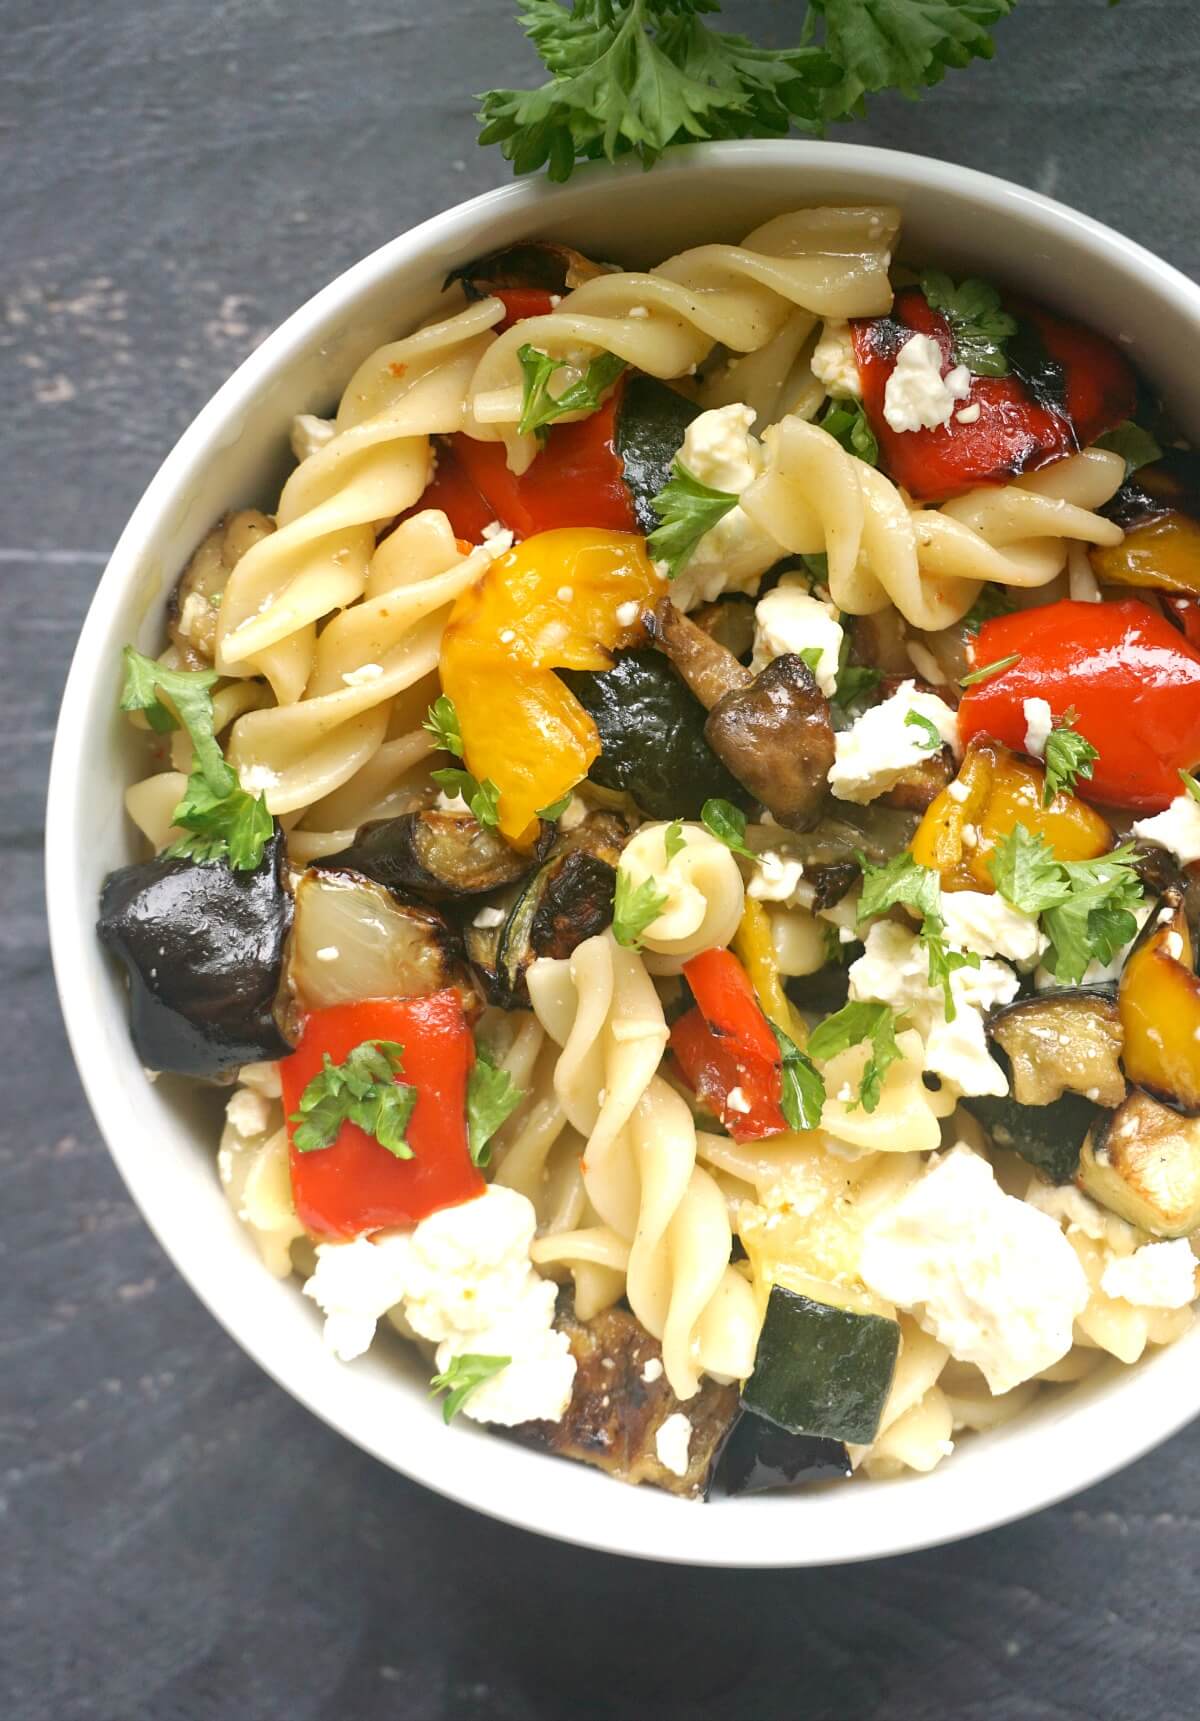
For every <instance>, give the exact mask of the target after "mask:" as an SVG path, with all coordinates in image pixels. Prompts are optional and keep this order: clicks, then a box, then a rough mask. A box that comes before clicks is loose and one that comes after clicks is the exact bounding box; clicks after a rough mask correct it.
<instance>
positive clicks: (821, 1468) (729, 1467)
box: [717, 1410, 850, 1494]
mask: <svg viewBox="0 0 1200 1721" xmlns="http://www.w3.org/2000/svg"><path fill="white" fill-rule="evenodd" d="M849 1474H850V1454H849V1453H848V1452H847V1451H846V1448H845V1446H844V1445H843V1444H842V1442H841V1441H840V1440H824V1439H822V1438H821V1436H820V1435H817V1434H789V1433H788V1431H787V1429H786V1428H777V1427H776V1426H775V1424H774V1423H773V1422H767V1421H765V1420H764V1419H763V1418H762V1417H761V1416H754V1415H752V1414H751V1412H750V1411H748V1410H743V1412H742V1414H741V1415H740V1416H739V1417H738V1420H737V1422H736V1423H735V1424H734V1427H733V1432H732V1434H731V1435H730V1436H729V1439H728V1441H727V1442H726V1444H725V1450H724V1452H723V1453H722V1454H721V1462H720V1464H719V1466H718V1469H717V1482H718V1484H719V1485H720V1486H721V1487H722V1488H724V1490H725V1492H726V1493H727V1494H761V1493H763V1492H764V1491H765V1490H766V1489H768V1488H798V1487H800V1486H801V1485H802V1484H804V1483H809V1482H831V1481H832V1480H833V1478H834V1477H835V1476H849Z"/></svg>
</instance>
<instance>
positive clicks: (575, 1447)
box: [512, 1291, 738, 1500]
mask: <svg viewBox="0 0 1200 1721" xmlns="http://www.w3.org/2000/svg"><path fill="white" fill-rule="evenodd" d="M554 1324H555V1326H556V1327H558V1329H559V1330H560V1332H565V1333H566V1335H567V1338H568V1340H569V1342H570V1346H571V1354H572V1355H573V1356H574V1358H575V1362H576V1365H577V1368H576V1374H575V1387H574V1390H573V1392H572V1394H571V1402H570V1403H569V1404H568V1406H567V1408H566V1411H565V1412H564V1414H563V1417H562V1420H561V1421H560V1422H525V1423H521V1424H519V1425H518V1426H517V1427H516V1428H514V1429H513V1431H512V1432H513V1435H514V1437H515V1438H516V1439H518V1440H520V1441H521V1442H522V1443H523V1444H524V1445H527V1446H537V1447H539V1448H541V1450H542V1451H544V1452H552V1453H555V1454H556V1455H557V1456H558V1457H560V1458H574V1459H576V1460H578V1461H579V1462H580V1463H582V1464H594V1465H596V1466H597V1468H598V1469H601V1470H606V1471H607V1472H608V1474H609V1475H610V1476H613V1477H615V1478H616V1479H617V1480H618V1481H620V1482H632V1483H635V1484H636V1483H639V1482H648V1483H650V1484H651V1485H652V1486H653V1487H656V1488H664V1489H666V1490H667V1492H668V1493H671V1494H682V1495H684V1496H686V1497H687V1498H689V1499H693V1500H696V1499H703V1498H704V1496H705V1495H706V1494H707V1493H708V1490H709V1487H710V1485H711V1483H712V1476H713V1471H714V1469H715V1466H716V1460H717V1458H718V1456H719V1454H720V1451H721V1448H722V1446H723V1445H724V1443H725V1438H726V1436H727V1434H728V1432H729V1429H730V1427H731V1425H732V1423H733V1420H734V1418H735V1417H736V1416H737V1413H738V1398H737V1387H736V1386H719V1385H718V1384H717V1382H716V1381H714V1380H708V1379H706V1380H704V1381H703V1382H702V1384H701V1387H700V1390H699V1392H697V1393H696V1395H695V1397H694V1398H689V1399H688V1400H687V1402H686V1404H681V1403H680V1401H679V1400H678V1399H677V1398H676V1396H675V1394H674V1393H673V1392H672V1391H671V1388H670V1386H669V1385H668V1383H667V1380H666V1377H665V1375H664V1374H663V1373H662V1350H661V1347H660V1346H659V1343H658V1340H657V1339H653V1338H651V1337H650V1334H649V1333H648V1332H647V1331H646V1329H645V1328H644V1327H643V1326H642V1324H641V1322H640V1321H638V1320H637V1318H636V1317H635V1316H634V1315H632V1314H630V1313H629V1311H628V1309H622V1308H611V1309H605V1310H604V1311H603V1312H602V1313H601V1314H598V1315H593V1316H592V1318H591V1320H589V1321H581V1320H579V1319H578V1317H577V1316H576V1314H575V1312H574V1309H573V1307H572V1305H571V1299H570V1296H569V1294H568V1293H567V1292H565V1291H564V1292H563V1293H562V1294H561V1295H560V1297H559V1301H558V1314H557V1316H556V1318H555V1323H554ZM648 1363H649V1364H651V1367H650V1368H649V1369H647V1366H646V1365H647V1364H648ZM677 1411H682V1412H683V1414H684V1415H686V1417H687V1419H688V1422H689V1423H690V1424H691V1434H690V1437H689V1440H688V1450H687V1469H686V1471H685V1472H684V1474H683V1475H682V1476H679V1475H676V1474H675V1472H674V1471H673V1470H668V1469H667V1467H666V1465H665V1464H663V1462H662V1461H661V1459H660V1458H659V1456H658V1452H657V1448H656V1443H655V1436H656V1435H657V1433H658V1430H659V1429H660V1428H661V1427H662V1425H663V1423H664V1422H665V1421H666V1420H667V1418H668V1417H669V1416H672V1415H674V1414H675V1413H676V1412H677Z"/></svg>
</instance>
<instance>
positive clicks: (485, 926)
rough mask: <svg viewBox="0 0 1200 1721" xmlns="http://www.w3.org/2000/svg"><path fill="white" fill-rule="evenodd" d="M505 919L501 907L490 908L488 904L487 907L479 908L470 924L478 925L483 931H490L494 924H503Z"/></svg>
mask: <svg viewBox="0 0 1200 1721" xmlns="http://www.w3.org/2000/svg"><path fill="white" fill-rule="evenodd" d="M506 919H507V916H506V915H505V912H504V910H503V909H502V908H492V907H491V906H490V905H489V906H488V907H487V908H481V909H480V910H479V913H478V914H477V915H476V916H475V918H474V920H473V921H472V922H471V925H472V926H478V927H479V928H480V930H481V931H483V932H490V931H491V929H492V928H493V927H494V926H503V925H504V922H505V920H506Z"/></svg>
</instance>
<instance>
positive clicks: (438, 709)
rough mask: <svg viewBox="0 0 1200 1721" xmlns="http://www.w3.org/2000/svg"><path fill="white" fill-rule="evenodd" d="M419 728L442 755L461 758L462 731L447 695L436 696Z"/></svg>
mask: <svg viewBox="0 0 1200 1721" xmlns="http://www.w3.org/2000/svg"><path fill="white" fill-rule="evenodd" d="M421 727H422V729H426V730H428V732H429V733H430V735H432V736H433V739H434V740H435V742H436V743H437V745H438V746H439V747H440V748H441V750H442V752H443V753H450V754H452V755H453V756H454V758H456V759H461V758H462V756H463V738H462V730H461V728H460V727H459V722H458V712H457V711H456V710H455V708H454V701H453V699H451V698H450V696H449V695H448V694H445V693H439V694H438V696H437V698H436V699H435V700H434V702H433V704H432V705H431V706H430V707H429V710H428V712H427V713H426V715H425V721H424V723H422V725H421Z"/></svg>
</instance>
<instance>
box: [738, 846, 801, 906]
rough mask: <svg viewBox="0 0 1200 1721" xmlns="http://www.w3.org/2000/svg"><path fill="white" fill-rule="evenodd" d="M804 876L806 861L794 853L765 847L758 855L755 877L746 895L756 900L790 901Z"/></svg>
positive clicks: (747, 888) (747, 887)
mask: <svg viewBox="0 0 1200 1721" xmlns="http://www.w3.org/2000/svg"><path fill="white" fill-rule="evenodd" d="M803 877H804V862H803V861H800V860H796V859H795V858H794V857H793V856H792V855H785V854H779V853H777V851H776V850H775V849H764V850H763V852H762V853H761V854H760V855H759V857H758V865H757V866H756V867H755V869H754V877H753V878H752V879H751V880H750V883H749V884H748V885H747V886H746V895H747V896H752V897H753V898H754V900H755V901H756V902H789V901H790V900H791V898H792V897H793V896H794V895H795V892H796V888H797V886H798V885H799V883H800V881H801V879H802V878H803Z"/></svg>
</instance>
